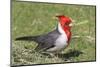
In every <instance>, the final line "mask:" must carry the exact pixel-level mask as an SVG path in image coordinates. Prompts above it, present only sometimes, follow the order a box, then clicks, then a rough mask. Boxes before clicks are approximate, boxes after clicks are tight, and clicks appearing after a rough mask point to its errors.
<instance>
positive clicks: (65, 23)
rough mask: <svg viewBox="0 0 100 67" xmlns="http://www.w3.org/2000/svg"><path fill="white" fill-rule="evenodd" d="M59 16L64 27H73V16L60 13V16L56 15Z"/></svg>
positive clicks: (68, 28)
mask: <svg viewBox="0 0 100 67" xmlns="http://www.w3.org/2000/svg"><path fill="white" fill-rule="evenodd" d="M56 17H58V19H59V21H60V24H61V26H62V28H63V29H64V30H65V29H67V30H70V28H71V23H72V20H71V18H69V17H67V16H64V15H59V16H56Z"/></svg>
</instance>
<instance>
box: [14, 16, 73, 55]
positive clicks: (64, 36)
mask: <svg viewBox="0 0 100 67" xmlns="http://www.w3.org/2000/svg"><path fill="white" fill-rule="evenodd" d="M56 17H57V19H58V24H57V27H56V29H54V30H52V31H51V32H48V33H46V34H41V35H37V36H23V37H18V38H16V39H15V40H16V41H19V40H20V41H34V42H36V43H37V44H38V45H37V46H36V48H35V50H36V51H40V52H49V53H58V52H60V51H62V50H64V49H65V48H66V47H68V45H69V44H70V40H71V35H72V33H71V28H72V19H71V18H70V17H68V16H65V15H57V16H56Z"/></svg>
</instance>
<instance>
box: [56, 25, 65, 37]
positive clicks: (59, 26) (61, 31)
mask: <svg viewBox="0 0 100 67" xmlns="http://www.w3.org/2000/svg"><path fill="white" fill-rule="evenodd" d="M58 31H59V32H60V33H61V34H64V35H66V34H65V31H64V30H63V29H62V27H61V24H60V23H58Z"/></svg>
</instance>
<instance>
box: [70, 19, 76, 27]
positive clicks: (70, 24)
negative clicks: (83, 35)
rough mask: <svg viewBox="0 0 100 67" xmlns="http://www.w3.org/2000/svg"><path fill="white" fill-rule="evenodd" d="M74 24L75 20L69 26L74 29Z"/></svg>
mask: <svg viewBox="0 0 100 67" xmlns="http://www.w3.org/2000/svg"><path fill="white" fill-rule="evenodd" d="M71 20H72V19H71ZM74 22H75V20H72V22H71V23H70V24H69V26H70V27H72V26H73V25H74Z"/></svg>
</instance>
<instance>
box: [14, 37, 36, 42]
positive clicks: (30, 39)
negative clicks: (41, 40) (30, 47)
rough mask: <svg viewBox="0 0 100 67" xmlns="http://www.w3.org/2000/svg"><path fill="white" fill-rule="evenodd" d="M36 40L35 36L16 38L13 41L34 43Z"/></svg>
mask: <svg viewBox="0 0 100 67" xmlns="http://www.w3.org/2000/svg"><path fill="white" fill-rule="evenodd" d="M36 39H37V36H24V37H18V38H16V39H15V40H23V41H35V40H36Z"/></svg>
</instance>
